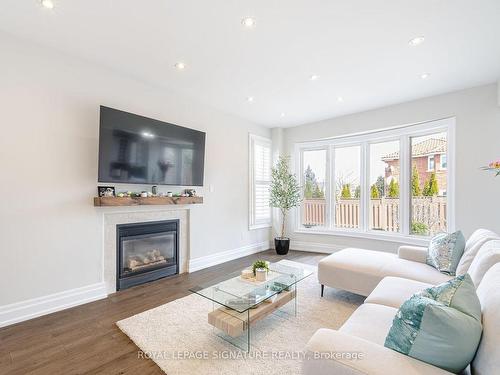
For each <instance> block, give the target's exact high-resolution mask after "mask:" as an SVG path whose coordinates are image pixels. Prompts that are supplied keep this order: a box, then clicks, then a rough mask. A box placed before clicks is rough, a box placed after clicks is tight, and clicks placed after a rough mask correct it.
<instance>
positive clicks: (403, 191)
mask: <svg viewBox="0 0 500 375" xmlns="http://www.w3.org/2000/svg"><path fill="white" fill-rule="evenodd" d="M455 122H456V120H455V118H454V117H450V118H444V119H438V120H432V121H426V122H421V123H417V124H411V125H404V126H398V127H392V128H385V129H380V130H374V131H369V132H363V133H356V134H348V135H342V136H337V137H332V138H328V139H323V140H320V141H310V142H297V143H295V145H294V170H295V172H296V174H297V176H300V179H299V181H300V184H301V185H303V178H304V176H303V165H302V161H303V159H302V152H303V151H308V150H317V149H327V169H326V170H327V176H326V181H325V184H326V188H325V190H328V192H327V191H325V197H326V205H327V208H326V210H327V214H326V217H327V222H326V223H325V226H323V227H318V228H316V227H313V228H305V227H303V226H302V225H301V214H302V207H299V208H298V209H296V210H295V214H294V215H291V218H292V220H293V224H292V225H293V230H294V232H295V233H306V234H322V235H334V236H347V237H359V238H369V239H378V240H385V241H390V242H404V243H412V244H417V245H427V244H428V242H429V238H430V237H428V236H418V235H413V234H411V228H410V221H411V220H410V215H411V197H410V193H411V150H410V147H411V144H410V142H411V138H413V137H419V136H425V135H429V134H434V133H439V132H446V133H447V152H446V153H445V154H446V155H447V168H446V169H447V196H446V199H447V218H446V222H447V230H448V231H449V232H453V231H454V230H455V162H454V161H455ZM395 140H399V147H400V150H399V160H400V181H399V183H400V195H399V199H400V217H399V220H400V231H399V232H381V231H377V230H373V229H370V228H369V216H368V215H369V188H370V187H369V183H367V181H369V179H370V176H369V174H370V145H372V144H376V143H382V142H389V141H395ZM358 144H360V145H361V170H360V173H361V176H360V184H361V199H360V207H361V210H360V215H361V217H360V228H359V229H345V228H337V227H335V183H334V184H332V182H333V180H332V176H335V169H334V168H335V148H338V147H346V146H350V145H358Z"/></svg>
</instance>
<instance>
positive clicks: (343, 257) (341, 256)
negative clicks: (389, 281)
mask: <svg viewBox="0 0 500 375" xmlns="http://www.w3.org/2000/svg"><path fill="white" fill-rule="evenodd" d="M396 257H397V256H396V254H391V253H385V252H381V251H373V250H365V249H357V248H348V249H344V250H340V251H338V252H336V253H334V254H331V255H329V256H327V257H326V258H323V259H322V260H321V261H320V262H319V264H318V279H319V282H320V283H321V284H324V285H327V286H331V287H334V288H339V289H344V290H347V291H349V292H353V293H357V294H361V295H363V296H367V295H368V294H370V292H371V291H372V290H373V289H374V288H375V286H376V285H377V284H378V283H379V282H380V280H382V278H383V277H384V276H385V275H384V274H383V267H384V266H385V265H386V264H392V263H393V261H394V259H395V258H396Z"/></svg>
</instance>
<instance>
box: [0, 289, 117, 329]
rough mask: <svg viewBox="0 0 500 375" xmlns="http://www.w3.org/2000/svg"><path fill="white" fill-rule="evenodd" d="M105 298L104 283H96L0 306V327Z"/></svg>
mask: <svg viewBox="0 0 500 375" xmlns="http://www.w3.org/2000/svg"><path fill="white" fill-rule="evenodd" d="M105 297H107V293H106V286H105V285H104V283H97V284H92V285H88V286H84V287H81V288H76V289H71V290H65V291H64V292H60V293H55V294H49V295H47V296H43V297H38V298H33V299H29V300H26V301H21V302H16V303H12V304H10V305H5V306H0V327H5V326H8V325H11V324H14V323H19V322H23V321H25V320H29V319H33V318H36V317H38V316H42V315H46V314H50V313H53V312H56V311H60V310H64V309H68V308H70V307H73V306H78V305H83V304H84V303H88V302H92V301H96V300H98V299H102V298H105Z"/></svg>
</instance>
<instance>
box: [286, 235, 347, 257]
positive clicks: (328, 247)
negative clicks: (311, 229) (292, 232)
mask: <svg viewBox="0 0 500 375" xmlns="http://www.w3.org/2000/svg"><path fill="white" fill-rule="evenodd" d="M345 248H346V246H339V245H333V244H327V243H320V242H309V241H295V240H293V239H292V240H291V242H290V249H292V250H300V251H310V252H314V253H325V254H333V253H335V252H337V251H339V250H342V249H345Z"/></svg>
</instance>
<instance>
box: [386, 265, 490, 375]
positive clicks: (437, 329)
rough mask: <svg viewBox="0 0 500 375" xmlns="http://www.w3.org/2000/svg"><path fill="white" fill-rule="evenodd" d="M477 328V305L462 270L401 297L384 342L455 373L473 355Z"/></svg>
mask: <svg viewBox="0 0 500 375" xmlns="http://www.w3.org/2000/svg"><path fill="white" fill-rule="evenodd" d="M481 331H482V326H481V305H480V303H479V299H478V297H477V295H476V290H475V288H474V284H473V282H472V279H471V278H470V276H469V275H468V274H465V275H461V276H458V277H456V278H454V279H452V280H450V281H448V282H446V283H444V284H441V285H438V286H436V287H432V288H428V289H425V290H423V291H421V292H419V293H417V294H415V295H413V296H412V297H410V299H408V300H407V301H405V302H404V303H403V305H401V307H400V308H399V310H398V312H397V314H396V316H395V317H394V320H393V322H392V326H391V329H390V330H389V333H388V335H387V337H386V339H385V344H384V345H385V346H386V347H388V348H390V349H393V350H396V351H398V352H400V353H403V354H406V355H408V356H410V357H413V358H416V359H419V360H421V361H424V362H427V363H430V364H432V365H434V366H437V367H440V368H443V369H445V370H447V371H451V372H455V373H457V372H460V371H462V370H463V369H464V368H466V367H467V365H468V364H469V363H470V362H471V361H472V359H473V358H474V355H475V353H476V350H477V347H478V345H479V341H480V339H481Z"/></svg>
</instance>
